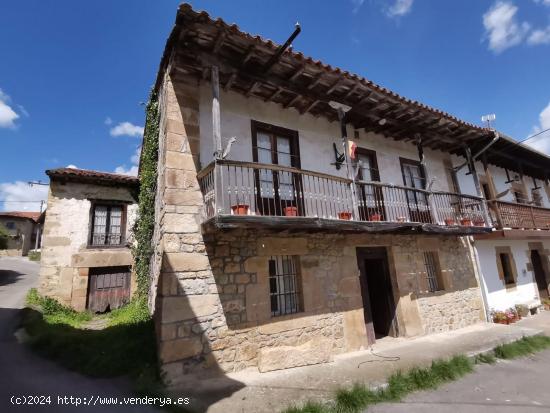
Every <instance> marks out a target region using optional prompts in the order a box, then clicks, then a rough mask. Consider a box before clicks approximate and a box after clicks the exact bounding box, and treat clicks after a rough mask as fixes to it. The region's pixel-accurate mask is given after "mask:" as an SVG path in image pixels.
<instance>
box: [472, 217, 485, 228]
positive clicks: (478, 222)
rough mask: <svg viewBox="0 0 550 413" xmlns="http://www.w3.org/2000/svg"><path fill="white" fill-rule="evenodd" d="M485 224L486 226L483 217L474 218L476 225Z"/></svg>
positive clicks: (482, 225) (481, 225)
mask: <svg viewBox="0 0 550 413" xmlns="http://www.w3.org/2000/svg"><path fill="white" fill-rule="evenodd" d="M484 226H485V220H484V219H483V218H476V219H474V227H484Z"/></svg>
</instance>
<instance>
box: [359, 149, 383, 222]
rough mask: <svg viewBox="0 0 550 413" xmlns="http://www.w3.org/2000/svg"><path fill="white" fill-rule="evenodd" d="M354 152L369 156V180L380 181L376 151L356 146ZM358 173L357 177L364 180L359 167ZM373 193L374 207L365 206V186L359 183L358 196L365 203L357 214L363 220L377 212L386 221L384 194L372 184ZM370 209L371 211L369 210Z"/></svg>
mask: <svg viewBox="0 0 550 413" xmlns="http://www.w3.org/2000/svg"><path fill="white" fill-rule="evenodd" d="M355 152H356V154H357V155H363V156H368V157H370V159H371V166H372V168H371V178H372V179H371V181H373V182H380V170H379V169H378V159H377V158H376V151H374V150H372V149H367V148H359V147H358V148H357V149H356V150H355ZM359 173H360V174H361V176H360V177H359V180H364V177H363V176H362V171H361V168H359ZM365 182H368V181H365ZM373 189H374V191H373V193H374V204H375V207H374V208H369V207H367V206H366V205H367V203H366V200H367V195H366V192H365V186H364V185H360V187H359V191H358V193H359V196H360V197H361V199H362V200H363V202H364V203H365V206H364V207H361V206H360V207H359V215H360V217H361V219H362V220H364V221H369V217H370V215H371V212H374V213H379V214H381V215H382V221H386V208H385V206H384V194H383V191H382V188H381V187H379V186H373ZM371 210H372V211H371Z"/></svg>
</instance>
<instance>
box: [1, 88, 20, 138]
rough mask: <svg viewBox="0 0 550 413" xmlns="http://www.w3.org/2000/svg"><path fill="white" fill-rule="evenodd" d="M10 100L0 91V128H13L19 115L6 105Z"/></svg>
mask: <svg viewBox="0 0 550 413" xmlns="http://www.w3.org/2000/svg"><path fill="white" fill-rule="evenodd" d="M10 101H11V99H10V97H9V96H8V95H6V94H5V93H4V92H3V91H2V89H0V128H15V126H16V125H15V121H16V120H17V119H18V118H19V115H18V114H17V113H16V112H15V111H14V110H13V108H12V107H11V106H10V105H9V104H8V103H10Z"/></svg>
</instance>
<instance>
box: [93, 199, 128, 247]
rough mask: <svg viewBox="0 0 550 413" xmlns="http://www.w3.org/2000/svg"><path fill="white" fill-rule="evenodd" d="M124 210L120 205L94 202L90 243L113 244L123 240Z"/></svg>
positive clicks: (94, 244)
mask: <svg viewBox="0 0 550 413" xmlns="http://www.w3.org/2000/svg"><path fill="white" fill-rule="evenodd" d="M124 226H125V211H124V206H122V205H105V204H96V205H94V206H93V213H92V233H91V237H90V245H92V246H103V245H105V246H114V245H121V244H122V243H123V241H124V237H123V233H124Z"/></svg>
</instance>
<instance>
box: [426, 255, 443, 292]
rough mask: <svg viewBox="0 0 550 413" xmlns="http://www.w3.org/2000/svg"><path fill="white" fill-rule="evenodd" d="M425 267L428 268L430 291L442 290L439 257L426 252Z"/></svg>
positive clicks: (427, 275) (427, 277)
mask: <svg viewBox="0 0 550 413" xmlns="http://www.w3.org/2000/svg"><path fill="white" fill-rule="evenodd" d="M424 266H425V267H426V279H427V281H428V290H429V291H430V292H432V293H433V292H436V291H440V290H442V289H443V288H442V285H441V282H440V280H439V278H440V276H439V265H438V263H437V257H436V256H435V253H434V252H432V251H426V252H424Z"/></svg>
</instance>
